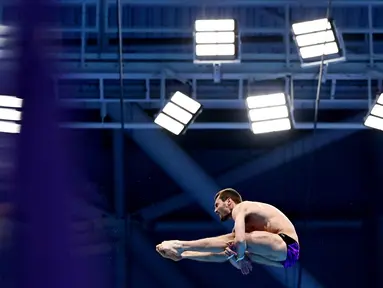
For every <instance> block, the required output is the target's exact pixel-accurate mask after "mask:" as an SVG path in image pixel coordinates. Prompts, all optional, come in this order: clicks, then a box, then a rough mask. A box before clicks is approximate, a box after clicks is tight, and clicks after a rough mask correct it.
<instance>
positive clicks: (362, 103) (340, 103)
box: [61, 93, 370, 111]
mask: <svg viewBox="0 0 383 288" xmlns="http://www.w3.org/2000/svg"><path fill="white" fill-rule="evenodd" d="M148 94H149V93H148ZM366 94H367V93H366ZM211 95H217V93H212V94H211ZM342 95H343V94H342ZM226 96H227V95H222V94H220V95H219V96H218V95H217V98H216V99H214V100H213V99H212V100H205V99H196V98H197V97H195V99H196V100H197V101H198V102H199V103H201V105H202V106H203V108H204V109H228V110H231V109H235V110H236V109H246V104H245V101H244V99H236V100H230V99H229V97H227V98H225V97H226ZM310 96H312V98H314V96H315V95H310ZM361 96H362V97H366V98H367V95H361ZM149 97H150V95H148V97H146V98H145V99H127V100H125V101H124V102H125V103H126V104H128V103H136V104H138V105H139V106H140V107H141V108H143V109H162V108H163V107H164V101H163V100H160V99H158V100H155V99H150V98H149ZM61 103H62V104H63V105H66V106H68V107H72V108H80V109H81V108H82V109H84V108H86V109H101V108H102V107H105V108H106V111H107V108H108V106H110V105H116V104H117V103H119V100H118V99H105V98H103V99H88V98H76V99H65V100H61ZM292 103H293V104H294V109H295V110H299V109H313V108H314V105H315V100H310V99H295V100H294V101H292ZM369 104H370V101H369V100H368V99H359V100H357V99H342V100H340V99H330V100H328V99H324V100H321V102H320V106H319V110H322V109H326V110H332V109H342V110H362V109H365V110H366V111H367V110H368V107H369Z"/></svg>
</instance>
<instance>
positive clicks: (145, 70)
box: [7, 58, 383, 81]
mask: <svg viewBox="0 0 383 288" xmlns="http://www.w3.org/2000/svg"><path fill="white" fill-rule="evenodd" d="M368 59H369V58H368ZM125 63H126V66H125V71H124V79H133V80H134V79H136V80H138V79H146V78H150V79H161V78H162V77H164V75H163V73H162V71H163V69H165V68H167V69H169V70H172V71H175V73H177V75H178V76H179V77H181V78H183V79H196V80H212V79H213V75H212V74H213V73H212V72H213V68H212V66H210V65H203V66H201V65H195V64H193V63H192V62H190V63H189V62H155V61H153V62H148V61H146V62H144V61H142V62H129V61H126V62H125ZM7 68H9V67H7ZM62 68H63V70H62V71H64V72H62V74H60V75H57V77H58V78H61V79H80V80H87V79H88V80H97V79H104V80H118V79H119V78H118V77H119V75H118V73H114V72H113V71H114V69H115V63H105V62H104V63H102V62H94V63H92V62H89V63H87V65H86V67H85V68H83V69H81V70H79V69H78V63H77V62H75V63H71V62H69V63H63V64H62ZM73 71H78V72H76V73H73ZM100 71H103V72H102V73H100ZM382 71H383V63H381V62H380V63H376V65H375V66H374V67H373V68H371V67H369V60H366V61H365V62H364V63H363V62H352V61H347V62H342V63H337V65H332V66H329V69H328V72H327V73H328V74H327V75H326V79H328V80H332V79H344V80H346V79H360V80H362V79H367V78H366V76H369V77H371V78H373V79H374V78H375V79H379V78H381V77H382V74H383V73H382ZM341 74H346V75H343V76H342V75H341ZM286 75H289V76H290V75H291V76H293V78H294V79H297V80H313V79H317V78H318V69H317V67H312V68H305V69H302V67H301V66H300V63H297V62H296V63H294V62H292V63H291V65H290V67H288V68H286V63H285V62H284V61H276V62H270V61H262V62H261V61H259V62H257V65H254V63H248V62H243V63H241V64H232V65H229V64H226V65H225V64H224V65H223V68H222V80H239V79H244V78H247V79H249V80H255V81H261V80H272V79H277V78H283V77H285V76H286ZM143 76H144V77H143ZM145 77H146V78H145ZM339 77H342V78H339Z"/></svg>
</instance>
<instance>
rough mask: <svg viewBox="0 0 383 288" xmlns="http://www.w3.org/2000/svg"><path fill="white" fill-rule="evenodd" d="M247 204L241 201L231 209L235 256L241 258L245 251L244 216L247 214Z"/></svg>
mask: <svg viewBox="0 0 383 288" xmlns="http://www.w3.org/2000/svg"><path fill="white" fill-rule="evenodd" d="M248 211H249V209H248V204H247V203H246V202H243V203H241V204H239V205H238V206H237V207H236V208H235V209H234V211H233V220H234V221H235V224H234V230H235V238H234V244H235V245H236V250H237V251H236V252H237V258H238V259H241V258H243V257H244V256H245V251H246V230H245V218H246V216H247V215H248Z"/></svg>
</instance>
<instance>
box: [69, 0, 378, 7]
mask: <svg viewBox="0 0 383 288" xmlns="http://www.w3.org/2000/svg"><path fill="white" fill-rule="evenodd" d="M72 1H74V0H72ZM78 1H80V0H78ZM86 1H91V2H92V3H93V1H94V0H86ZM108 2H109V3H113V0H108ZM122 3H123V4H129V5H159V6H265V7H267V6H283V5H291V6H299V7H302V6H303V7H305V6H306V7H307V6H308V7H310V6H314V7H327V6H328V1H327V0H318V1H315V2H307V1H305V2H302V0H211V1H209V2H207V3H206V2H205V1H204V0H195V1H193V2H185V1H182V0H122ZM369 4H370V5H376V6H381V5H383V3H382V2H381V1H378V0H366V1H363V0H333V1H332V5H333V6H335V7H337V6H365V5H369Z"/></svg>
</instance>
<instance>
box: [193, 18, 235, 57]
mask: <svg viewBox="0 0 383 288" xmlns="http://www.w3.org/2000/svg"><path fill="white" fill-rule="evenodd" d="M239 38H240V37H239V35H238V28H237V22H236V21H235V20H233V19H220V20H196V21H195V26H194V63H237V62H240V57H239V54H240V41H239Z"/></svg>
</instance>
